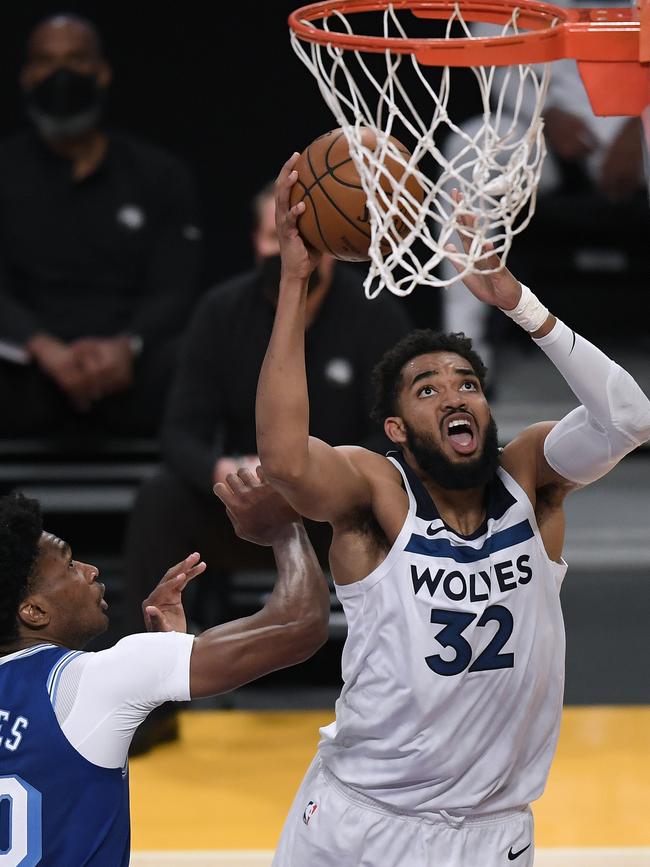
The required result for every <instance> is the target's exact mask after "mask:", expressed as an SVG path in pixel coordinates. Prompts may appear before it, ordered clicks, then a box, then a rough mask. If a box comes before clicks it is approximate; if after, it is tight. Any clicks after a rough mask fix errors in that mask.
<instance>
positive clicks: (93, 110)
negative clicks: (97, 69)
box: [25, 68, 104, 139]
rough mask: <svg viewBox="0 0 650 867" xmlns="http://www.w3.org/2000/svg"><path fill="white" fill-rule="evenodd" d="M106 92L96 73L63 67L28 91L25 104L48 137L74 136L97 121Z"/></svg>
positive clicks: (36, 123)
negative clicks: (88, 73) (81, 72)
mask: <svg viewBox="0 0 650 867" xmlns="http://www.w3.org/2000/svg"><path fill="white" fill-rule="evenodd" d="M103 96H104V92H103V89H102V88H101V87H100V86H99V82H98V81H97V77H96V76H94V75H81V74H80V73H79V72H73V71H72V70H71V69H66V68H62V69H57V71H56V72H53V73H52V75H48V77H47V78H45V79H43V81H41V82H40V84H37V85H36V87H35V88H33V90H30V91H28V92H26V93H25V107H26V109H27V114H28V116H29V118H30V120H31V121H32V122H33V123H34V125H35V126H36V128H37V129H38V131H39V132H40V133H41V135H42V136H43V137H44V138H49V139H62V138H74V137H75V136H78V135H81V134H83V133H85V132H88V130H90V129H92V128H93V127H94V126H95V125H96V124H97V121H98V120H99V118H100V117H101V113H102V108H103Z"/></svg>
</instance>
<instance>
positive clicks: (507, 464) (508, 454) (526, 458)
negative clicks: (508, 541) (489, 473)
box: [500, 421, 574, 499]
mask: <svg viewBox="0 0 650 867" xmlns="http://www.w3.org/2000/svg"><path fill="white" fill-rule="evenodd" d="M556 424H557V421H542V422H537V423H536V424H532V425H529V426H528V427H526V428H524V429H523V430H522V431H520V432H519V433H518V434H517V436H515V437H514V439H512V440H511V441H510V442H509V443H508V444H507V445H506V446H505V447H504V449H503V451H502V453H501V459H500V464H501V467H502V468H503V469H504V470H505V471H506V472H507V473H508V474H509V475H510V476H512V478H513V479H514V480H515V481H516V482H517V483H518V484H519V485H520V486H521V487H522V488H523V489H524V490H525V491H526V492H527V494H528V495H529V496H530V497H531V499H534V498H535V496H536V492H537V491H539V490H540V489H541V488H542V487H544V488H547V487H549V486H551V487H555V488H557V489H558V492H559V493H562V496H565V495H566V493H567V492H568V490H570V489H571V488H572V487H574V486H573V485H572V484H571V483H569V482H566V481H565V480H563V479H562V478H561V477H560V476H558V475H557V474H556V473H555V472H552V471H551V470H550V468H549V466H548V464H547V463H546V458H545V456H544V441H545V440H546V437H547V436H548V435H549V433H550V432H551V431H552V430H553V428H554V427H555V425H556Z"/></svg>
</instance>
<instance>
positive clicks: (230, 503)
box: [190, 469, 330, 698]
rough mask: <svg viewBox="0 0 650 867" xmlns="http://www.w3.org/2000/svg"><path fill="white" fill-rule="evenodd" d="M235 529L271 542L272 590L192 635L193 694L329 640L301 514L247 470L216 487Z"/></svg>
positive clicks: (265, 670) (326, 602) (317, 571)
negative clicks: (246, 611) (251, 610)
mask: <svg viewBox="0 0 650 867" xmlns="http://www.w3.org/2000/svg"><path fill="white" fill-rule="evenodd" d="M215 493H216V494H217V496H219V498H220V499H221V500H222V502H223V503H224V504H225V506H226V510H227V512H228V516H229V517H230V520H231V521H232V523H233V526H234V528H235V531H236V532H237V535H238V536H240V537H241V538H243V539H247V540H248V541H250V542H255V543H257V544H259V545H270V546H271V547H272V548H273V554H274V556H275V561H276V565H277V570H278V576H277V579H276V582H275V586H274V588H273V592H272V593H271V595H270V596H269V598H268V599H267V601H266V603H265V605H264V607H263V608H262V609H261V610H260V611H258V612H257V613H255V614H253V615H251V616H250V617H243V618H241V619H239V620H233V621H231V622H230V623H223V624H221V625H219V626H215V627H213V628H212V629H207V630H206V631H205V632H203V633H201V635H199V636H198V638H196V639H195V640H194V646H193V649H192V655H191V659H190V694H191V696H192V698H201V697H205V696H210V695H217V694H219V693H222V692H227V691H228V690H231V689H235V688H236V687H238V686H242V685H243V684H245V683H249V682H250V681H252V680H255V679H256V678H258V677H262V676H263V675H265V674H269V673H270V672H272V671H276V670H277V669H280V668H286V667H287V666H290V665H296V664H297V663H299V662H303V661H304V660H306V659H309V657H310V656H312V655H313V654H314V653H315V652H316V651H317V650H318V649H319V647H321V646H322V645H323V644H324V643H325V641H326V640H327V635H328V624H329V612H330V595H329V587H328V584H327V579H326V578H325V575H324V574H323V570H322V569H321V567H320V565H319V563H318V560H317V558H316V554H315V553H314V549H313V548H312V546H311V543H310V541H309V538H308V537H307V533H306V532H305V528H304V526H303V523H302V521H301V519H300V517H299V516H298V515H297V514H296V513H295V512H294V510H293V509H292V508H291V507H290V506H289V504H288V503H287V502H286V501H284V500H283V498H282V497H281V496H280V495H279V494H278V493H277V491H274V490H273V489H272V488H271V487H270V486H269V485H268V484H265V483H263V482H262V481H261V480H260V479H258V478H256V477H255V476H253V474H252V473H251V472H250V471H249V470H247V469H241V470H240V471H239V473H238V474H231V475H229V476H228V478H227V483H226V484H218V485H216V486H215Z"/></svg>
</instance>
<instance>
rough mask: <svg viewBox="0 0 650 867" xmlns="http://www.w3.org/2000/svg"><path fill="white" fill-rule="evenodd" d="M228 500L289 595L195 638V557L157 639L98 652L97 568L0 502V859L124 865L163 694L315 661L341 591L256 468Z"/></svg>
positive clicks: (184, 567)
mask: <svg viewBox="0 0 650 867" xmlns="http://www.w3.org/2000/svg"><path fill="white" fill-rule="evenodd" d="M215 493H217V495H218V496H219V497H220V498H221V500H222V501H223V502H224V503H225V505H226V508H227V510H228V514H229V516H230V518H231V521H232V523H233V525H234V527H235V530H236V532H237V533H238V535H240V536H241V537H242V538H245V539H248V540H249V541H252V542H256V543H258V544H261V545H271V546H272V547H273V551H274V554H275V558H276V562H277V566H278V579H277V582H276V585H275V589H274V591H273V593H272V594H271V596H270V598H269V600H268V602H267V603H266V605H265V606H264V608H263V609H262V610H261V611H259V612H258V613H257V614H255V615H253V616H251V617H246V618H244V619H241V620H238V621H232V622H231V623H225V624H222V625H220V626H216V627H214V628H212V629H209V630H207V631H206V632H204V633H203V634H201V635H200V636H198V637H197V638H195V637H194V636H193V635H188V634H186V632H185V629H186V623H185V614H184V612H183V606H182V601H181V594H182V591H183V589H184V587H185V586H186V585H187V583H188V582H189V581H191V580H192V579H193V578H194V577H196V576H197V575H199V574H200V573H201V572H203V570H204V569H205V564H204V563H202V562H200V558H199V555H198V554H197V553H195V554H191V555H190V556H189V557H188V558H187V559H186V560H184V561H183V562H181V563H179V564H178V565H177V566H175V567H173V568H172V569H170V570H169V571H168V572H167V573H166V575H165V576H164V578H163V579H162V581H161V582H160V584H159V585H158V586H157V587H156V588H155V589H154V591H153V592H152V593H151V595H150V596H149V597H148V598H147V599H146V600H145V602H144V604H143V608H144V614H145V620H146V622H147V626H148V628H149V629H151V630H156V631H157V633H154V632H150V633H143V634H138V635H132V636H130V637H128V638H125V639H123V640H122V641H120V642H118V644H116V645H115V646H114V647H112V648H110V649H108V650H103V651H100V652H98V653H84V652H83V650H82V648H83V647H84V645H85V644H86V643H87V642H88V641H89V640H90V639H91V638H94V637H95V636H97V635H99V634H100V633H102V632H103V631H104V630H105V629H106V626H107V623H108V618H107V614H106V609H107V607H108V606H107V604H106V602H105V601H104V586H103V584H101V583H100V582H99V581H98V580H97V579H98V570H97V569H96V568H95V567H94V566H90V565H88V564H86V563H80V562H78V561H77V560H75V559H74V557H73V554H72V551H71V550H70V546H69V545H68V544H67V543H66V542H64V541H62V540H61V539H58V538H56V537H55V536H53V535H51V534H50V533H46V532H43V529H42V519H41V513H40V507H39V505H38V503H37V501H35V500H31V499H28V498H25V497H22V496H20V495H13V496H9V497H2V498H0V593H1V597H0V598H1V599H2V602H1V603H0V862H1V863H2V865H3V867H34V865H37V864H38V865H43V867H46V865H47V867H78V865H87V867H126V865H128V863H129V793H128V775H127V770H128V765H127V756H128V749H129V744H130V742H131V738H132V736H133V733H134V731H135V729H136V728H137V726H138V725H139V723H140V722H142V720H143V719H144V718H145V717H146V715H147V714H148V713H149V712H150V711H151V710H152V709H153V708H154V707H156V706H157V705H159V704H162V702H164V701H168V700H171V701H187V700H188V699H190V698H200V697H202V696H209V695H216V694H218V693H221V692H225V691H227V690H231V689H234V688H235V687H237V686H240V685H241V684H243V683H247V682H248V681H250V680H253V679H255V678H257V677H260V676H261V675H263V674H267V673H268V672H271V671H274V670H276V669H278V668H282V667H284V666H288V665H293V664H295V663H298V662H300V661H302V660H304V659H306V658H308V657H309V656H311V655H312V654H313V653H314V652H315V651H316V650H317V649H318V648H319V647H320V646H321V645H322V644H323V642H324V641H325V640H326V637H327V626H328V619H329V609H330V606H329V590H328V587H327V582H326V580H325V577H324V575H323V573H322V570H321V569H320V567H319V565H318V561H317V560H316V557H315V555H314V552H313V550H312V548H311V545H310V543H309V541H308V538H307V535H306V533H305V530H304V527H303V526H302V522H301V521H300V519H299V518H298V516H297V515H296V513H295V512H294V511H293V509H291V508H290V507H289V506H288V505H287V504H286V503H285V502H284V501H283V500H282V498H281V497H279V495H277V494H276V493H275V492H273V491H272V490H271V489H270V488H269V486H268V485H266V484H263V483H262V482H261V481H260V480H259V479H256V478H255V477H254V476H253V475H252V474H251V473H250V472H249V471H248V470H240V472H239V474H237V475H230V476H228V479H227V484H226V485H218V486H217V487H216V489H215Z"/></svg>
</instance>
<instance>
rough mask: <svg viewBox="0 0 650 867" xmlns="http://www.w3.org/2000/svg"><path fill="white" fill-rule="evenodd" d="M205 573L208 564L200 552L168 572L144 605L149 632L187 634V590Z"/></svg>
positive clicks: (143, 611) (143, 609) (145, 620)
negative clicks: (195, 579) (185, 604)
mask: <svg viewBox="0 0 650 867" xmlns="http://www.w3.org/2000/svg"><path fill="white" fill-rule="evenodd" d="M199 561H200V562H199ZM202 572H205V563H204V562H203V561H202V560H201V559H200V555H199V554H197V553H196V552H195V553H194V554H190V556H189V557H186V558H185V559H184V560H181V562H180V563H177V564H176V565H175V566H172V568H171V569H168V570H167V571H166V572H165V574H164V576H163V578H162V580H161V581H160V583H159V584H158V585H157V586H156V587H154V589H153V590H152V591H151V593H150V594H149V595H148V596H147V598H146V599H145V600H144V602H143V603H142V613H143V614H144V622H145V626H146V627H147V632H187V620H186V619H185V610H184V609H183V599H182V596H183V590H184V589H185V588H186V587H187V585H188V584H189V583H190V581H191V580H192V579H193V578H196V576H197V575H200V574H201V573H202Z"/></svg>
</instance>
